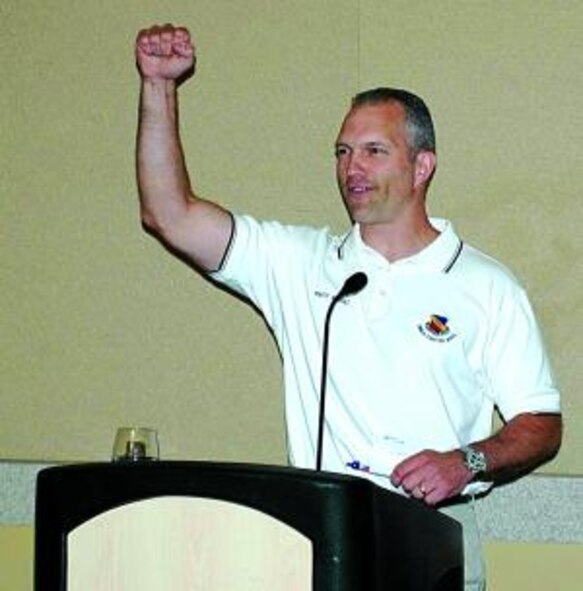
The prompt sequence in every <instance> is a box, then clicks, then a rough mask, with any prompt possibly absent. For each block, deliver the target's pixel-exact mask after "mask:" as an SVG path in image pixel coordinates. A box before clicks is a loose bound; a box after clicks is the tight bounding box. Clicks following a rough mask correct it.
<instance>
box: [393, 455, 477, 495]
mask: <svg viewBox="0 0 583 591" xmlns="http://www.w3.org/2000/svg"><path fill="white" fill-rule="evenodd" d="M472 477H473V474H472V472H471V471H470V470H469V469H468V468H467V467H466V465H465V463H464V458H463V455H462V453H461V452H460V451H459V450H454V451H448V452H437V451H431V450H424V451H421V452H419V453H417V454H415V455H413V456H411V457H409V458H407V459H406V460H403V461H402V462H400V463H399V464H398V465H397V466H396V467H395V469H394V470H393V473H392V474H391V483H392V484H393V485H394V486H396V487H399V486H400V487H402V488H403V490H404V491H405V492H406V493H408V494H410V495H411V496H413V497H415V498H417V499H421V500H423V501H424V502H425V503H427V504H428V505H437V504H438V503H441V502H442V501H445V500H446V499H449V498H451V497H455V496H456V495H458V494H460V492H461V491H462V490H463V489H464V488H465V486H466V484H468V483H469V482H470V480H471V479H472Z"/></svg>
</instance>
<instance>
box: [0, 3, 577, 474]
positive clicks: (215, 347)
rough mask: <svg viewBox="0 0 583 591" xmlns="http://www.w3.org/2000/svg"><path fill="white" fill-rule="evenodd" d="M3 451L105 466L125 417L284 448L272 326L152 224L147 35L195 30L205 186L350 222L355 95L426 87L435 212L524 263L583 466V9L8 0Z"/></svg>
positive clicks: (176, 439) (324, 219) (272, 209)
mask: <svg viewBox="0 0 583 591" xmlns="http://www.w3.org/2000/svg"><path fill="white" fill-rule="evenodd" d="M0 16H1V18H0V30H1V33H2V39H3V42H2V47H1V49H0V52H1V53H0V64H1V70H2V73H3V76H2V80H3V81H2V90H1V92H0V107H1V108H0V120H1V129H2V134H1V136H0V147H1V156H2V174H1V175H0V194H1V200H0V208H1V219H2V232H1V237H2V248H1V251H0V252H1V255H0V256H1V257H2V261H1V267H2V274H1V276H0V282H1V284H0V293H2V306H1V312H0V344H1V347H2V356H1V361H0V363H1V364H2V365H1V367H0V375H1V376H2V378H1V380H2V381H1V388H0V397H1V399H0V408H1V412H0V458H19V459H35V460H40V459H51V460H95V459H106V458H107V457H108V455H109V452H110V445H111V441H112V438H113V433H114V429H115V427H116V426H118V425H121V424H126V423H142V424H151V425H154V426H156V427H158V429H159V431H160V437H161V446H162V454H163V456H164V457H166V458H180V459H184V458H196V459H207V458H209V459H223V460H231V459H236V460H243V461H252V462H274V463H280V462H284V461H285V454H284V435H283V425H282V416H281V415H282V405H281V397H280V390H281V380H280V374H279V358H278V355H277V352H276V350H275V347H274V346H273V343H272V342H271V338H270V336H269V334H268V332H267V331H266V330H265V329H264V326H263V323H262V321H261V319H260V318H259V317H258V316H257V315H256V314H254V313H253V312H251V311H250V310H249V309H248V308H247V307H246V306H245V305H242V304H241V303H239V302H238V301H236V300H234V299H232V298H231V297H229V296H228V295H226V294H224V293H222V292H220V291H217V290H215V289H214V288H212V287H211V286H210V285H209V284H208V283H206V282H204V281H202V280H199V279H197V278H196V277H193V274H192V272H191V271H190V270H189V269H187V268H186V267H184V266H181V265H180V264H179V263H177V262H176V261H174V260H173V259H172V258H171V257H170V256H168V255H167V254H166V253H164V252H163V250H162V249H160V248H159V247H158V246H157V244H155V243H154V241H153V240H152V239H150V238H148V237H147V236H145V235H144V234H143V233H142V232H141V229H140V226H139V222H138V217H137V209H136V191H135V185H134V177H133V142H134V134H135V120H136V99H137V89H138V88H137V76H136V73H135V70H134V65H133V57H132V43H133V38H134V36H135V33H136V31H137V30H138V29H139V28H140V27H142V26H145V25H148V24H149V23H153V22H165V21H174V22H180V23H186V24H187V25H189V26H190V27H191V28H192V29H193V31H194V33H195V36H196V39H197V40H198V45H199V55H200V68H199V73H198V75H197V78H196V80H195V81H194V83H190V84H189V85H188V87H186V88H185V89H184V92H183V95H182V105H183V116H182V123H183V127H184V143H185V146H186V149H187V152H188V160H189V162H190V163H191V166H192V170H193V171H196V174H193V176H194V177H195V179H196V182H197V186H198V188H199V190H200V192H201V193H203V194H205V195H207V196H209V197H216V196H220V198H221V200H222V202H223V203H224V204H225V205H227V206H228V207H230V208H232V209H234V210H236V211H246V212H251V213H254V214H256V215H259V216H264V217H276V218H280V219H283V220H286V221H290V222H313V223H316V224H331V225H332V226H334V227H341V226H342V225H343V224H344V223H345V218H344V214H343V212H342V210H341V207H340V205H339V201H338V198H337V196H336V191H335V184H334V179H333V170H332V154H331V152H332V150H331V146H332V142H333V140H334V137H335V133H336V130H337V125H338V122H339V120H340V118H341V116H342V114H343V112H344V109H345V107H346V104H347V101H348V99H349V97H350V95H351V94H353V93H354V92H355V91H356V90H357V89H359V88H362V87H366V86H371V85H377V84H391V85H402V86H405V87H409V88H411V89H412V90H414V91H417V92H419V93H420V94H422V95H423V96H425V97H426V98H427V99H428V101H429V103H430V105H431V106H432V108H433V111H434V115H435V118H436V121H437V128H438V141H439V153H440V163H439V171H438V175H437V178H436V182H435V185H434V188H433V195H432V198H431V209H432V211H433V213H434V214H436V215H442V216H448V217H451V218H453V219H454V220H455V221H456V225H457V227H458V229H459V230H460V231H461V233H462V234H463V235H464V236H465V237H466V238H467V239H468V240H469V241H471V242H473V243H475V244H476V245H477V246H479V247H481V248H483V249H485V250H487V251H489V252H491V253H492V254H493V255H495V256H497V257H499V258H500V259H502V260H503V261H504V262H506V263H507V264H508V265H509V266H510V267H512V268H513V269H514V271H515V272H516V273H517V274H518V275H519V277H520V278H521V279H522V280H523V282H524V283H525V284H526V286H527V287H528V289H529V292H530V294H531V297H532V299H533V302H534V304H535V306H536V308H537V309H538V311H539V315H540V318H541V321H542V324H543V328H544V330H545V333H546V335H547V338H548V342H549V346H550V349H551V353H552V357H553V360H554V364H555V367H556V371H557V374H558V377H559V380H560V383H561V386H562V388H563V391H564V401H565V402H564V406H565V412H566V415H567V426H568V428H567V437H566V443H565V446H564V450H563V452H562V454H561V455H560V457H559V458H558V459H557V460H556V461H555V462H554V463H553V464H552V465H551V466H549V467H547V468H546V469H547V470H548V471H551V472H558V473H570V474H575V473H579V474H580V473H582V472H583V470H582V460H581V458H582V457H583V454H582V451H583V445H582V442H583V432H582V430H581V429H577V428H576V426H577V425H578V424H580V422H581V418H582V414H583V407H582V406H581V404H580V402H579V403H578V402H577V401H576V397H577V395H578V393H577V386H578V385H579V384H580V382H581V377H582V376H581V371H582V370H581V364H579V363H577V354H578V353H579V352H580V351H581V344H582V331H581V330H580V327H581V320H582V316H583V311H582V303H581V295H580V293H581V289H580V286H579V283H580V276H581V271H580V268H581V267H580V258H581V255H582V254H583V248H582V241H581V237H580V236H581V233H580V232H579V231H578V224H579V223H580V220H581V219H582V215H581V214H582V213H583V212H582V206H581V199H580V197H579V186H578V184H577V180H578V177H579V173H580V171H581V170H582V165H583V157H582V156H581V154H582V151H581V149H580V143H581V131H580V127H581V126H580V121H579V120H580V105H579V102H580V97H581V96H582V95H583V78H582V77H581V75H580V74H581V71H582V66H583V57H582V56H583V51H582V49H583V47H582V45H583V42H582V41H581V39H582V36H581V34H580V32H581V25H582V24H583V8H582V7H581V5H580V3H576V2H568V1H565V2H559V1H557V2H551V1H549V2H544V1H540V2H532V1H531V0H522V1H517V2H513V3H507V2H502V1H491V2H485V1H484V2H459V1H453V0H452V1H447V0H446V1H440V2H432V1H426V2H408V1H407V2H405V1H403V2H395V1H391V2H386V1H384V0H383V1H381V0H360V1H359V2H357V1H356V0H293V1H289V2H273V0H249V1H247V2H240V1H236V0H188V1H186V0H172V1H165V2H162V1H159V2H153V1H143V0H125V1H124V2H115V1H113V0H108V1H105V2H99V3H85V2H83V3H81V2H74V1H72V0H60V1H58V2H57V1H56V0H54V1H47V0H42V1H41V0H27V1H26V2H22V1H20V0H19V1H17V0H4V1H3V2H2V7H1V8H0Z"/></svg>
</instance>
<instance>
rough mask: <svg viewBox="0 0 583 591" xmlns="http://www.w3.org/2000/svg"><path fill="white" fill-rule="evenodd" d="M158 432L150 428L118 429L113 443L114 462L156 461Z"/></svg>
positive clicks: (157, 456)
mask: <svg viewBox="0 0 583 591" xmlns="http://www.w3.org/2000/svg"><path fill="white" fill-rule="evenodd" d="M159 458H160V448H159V445H158V432H157V431H156V429H152V428H150V427H119V428H118V430H117V432H116V434H115V440H114V442H113V456H112V459H113V461H114V462H140V461H144V460H158V459H159Z"/></svg>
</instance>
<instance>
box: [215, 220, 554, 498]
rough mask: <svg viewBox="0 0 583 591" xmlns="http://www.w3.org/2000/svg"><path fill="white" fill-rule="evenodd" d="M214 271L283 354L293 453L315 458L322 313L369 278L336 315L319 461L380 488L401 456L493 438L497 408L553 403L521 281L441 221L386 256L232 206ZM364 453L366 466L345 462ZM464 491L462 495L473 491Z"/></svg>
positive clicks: (355, 235)
mask: <svg viewBox="0 0 583 591" xmlns="http://www.w3.org/2000/svg"><path fill="white" fill-rule="evenodd" d="M234 220H235V221H234V235H233V240H232V242H231V245H230V248H229V251H228V253H227V256H226V258H225V261H224V263H223V265H222V268H221V270H220V271H218V272H216V273H214V274H213V278H214V279H216V280H217V281H219V282H222V283H224V284H226V285H228V286H229V287H230V288H232V289H234V290H236V291H237V292H239V293H241V294H243V295H245V296H246V297H248V298H249V299H250V300H251V301H252V302H253V303H254V304H255V305H256V306H257V307H258V308H259V309H260V310H261V311H262V312H263V314H264V316H265V319H266V321H267V323H268V324H269V326H270V327H271V328H272V330H273V333H274V335H275V338H276V340H277V343H278V345H279V348H280V352H281V355H282V359H283V369H284V383H285V410H286V425H287V437H288V450H289V459H290V463H291V464H292V465H295V466H298V467H304V468H314V467H315V464H316V445H317V437H318V410H319V387H320V378H321V375H320V374H321V366H322V342H323V332H324V319H325V316H326V311H327V309H328V306H329V305H330V302H331V299H332V297H333V296H334V295H335V294H336V293H338V291H339V290H340V288H341V287H342V285H343V284H344V281H345V280H346V279H347V278H348V277H349V276H350V275H351V274H353V273H354V272H356V271H363V272H364V273H366V275H367V276H368V284H367V286H366V287H365V288H364V290H363V291H361V292H360V293H358V294H356V295H354V296H350V297H347V298H345V299H344V300H342V301H341V302H339V304H338V305H337V306H336V308H335V311H334V314H333V316H332V319H331V326H330V345H329V362H328V378H327V398H326V421H325V435H324V446H323V459H322V467H323V468H324V469H325V470H328V471H332V472H341V473H348V474H352V475H362V476H365V477H369V478H370V479H371V480H373V481H375V482H377V483H378V484H379V485H381V486H383V487H385V488H392V487H391V485H390V482H389V480H388V478H384V477H380V478H379V477H376V476H375V475H374V473H377V472H378V473H381V474H386V475H388V474H390V473H391V471H392V469H393V467H394V466H395V465H396V464H397V463H398V462H399V461H400V460H402V459H404V458H405V457H407V456H409V455H411V454H413V453H416V452H418V451H421V450H422V449H434V450H438V451H445V450H450V449H454V448H458V447H460V446H462V445H464V444H467V443H471V442H473V441H477V440H480V439H484V438H485V437H487V436H489V435H490V433H491V428H492V417H493V410H494V407H495V406H497V407H498V408H499V409H500V412H501V413H502V415H503V416H504V418H505V419H507V420H508V419H511V418H512V417H514V416H515V415H517V414H519V413H522V412H559V408H560V407H559V393H558V391H557V388H556V386H555V383H554V379H553V376H552V372H551V369H550V366H549V362H548V359H547V356H546V353H545V350H544V346H543V343H542V339H541V336H540V331H539V328H538V326H537V323H536V320H535V318H534V315H533V312H532V309H531V306H530V304H529V302H528V299H527V296H526V294H525V292H524V290H523V289H522V288H521V287H520V285H519V284H518V283H517V281H516V280H515V278H514V277H513V276H512V275H511V274H510V272H509V271H508V270H507V269H506V268H504V267H503V266H502V265H500V264H499V263H497V262H496V261H494V260H493V259H491V258H490V257H488V256H486V255H484V254H483V253H481V252H479V251H477V250H476V249H474V248H472V247H470V246H468V245H465V244H463V243H462V241H461V240H460V239H459V238H458V236H457V235H456V233H455V232H454V230H453V228H452V226H451V224H450V223H448V222H447V221H444V220H437V219H435V220H432V224H433V225H434V226H435V227H436V228H437V229H438V230H440V231H441V234H440V235H439V237H438V238H437V239H436V240H435V241H433V242H432V243H431V244H430V245H429V246H428V247H427V248H425V249H424V250H423V251H421V252H420V253H418V254H416V255H415V256H412V257H410V258H406V259H402V260H399V261H397V262H395V263H389V262H388V261H387V260H386V259H385V258H384V257H383V256H381V255H380V254H379V253H377V252H376V251H374V250H373V249H371V248H369V247H368V246H367V245H365V244H364V243H363V241H362V240H361V237H360V231H359V227H358V225H356V226H354V227H353V228H352V230H351V231H349V232H348V233H347V234H345V235H344V236H333V235H331V233H330V232H329V231H328V230H327V229H314V228H308V227H297V226H286V225H282V224H280V223H277V222H259V221H256V220H254V219H253V218H251V217H248V216H235V218H234ZM354 462H360V466H361V468H362V467H364V468H365V470H368V471H369V473H366V472H364V473H363V472H355V471H354V469H353V468H351V467H350V464H352V465H354ZM475 488H476V487H474V488H473V489H472V488H470V489H468V491H466V492H470V491H471V492H477V491H476V490H475Z"/></svg>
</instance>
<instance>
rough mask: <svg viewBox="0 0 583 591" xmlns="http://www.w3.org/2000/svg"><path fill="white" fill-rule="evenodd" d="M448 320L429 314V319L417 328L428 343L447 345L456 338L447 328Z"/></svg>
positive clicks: (444, 317)
mask: <svg viewBox="0 0 583 591" xmlns="http://www.w3.org/2000/svg"><path fill="white" fill-rule="evenodd" d="M448 322H449V320H448V318H447V317H446V316H441V315H439V314H431V316H429V318H428V319H427V320H426V321H425V322H424V323H422V324H420V325H419V326H418V327H417V328H418V329H419V332H420V333H421V334H422V335H423V336H424V337H425V338H427V339H429V340H430V341H437V342H440V343H448V342H449V341H451V340H452V339H455V337H456V336H457V335H456V334H454V333H453V332H452V331H451V329H450V328H449V326H448Z"/></svg>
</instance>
